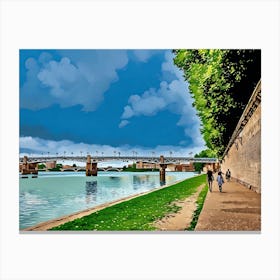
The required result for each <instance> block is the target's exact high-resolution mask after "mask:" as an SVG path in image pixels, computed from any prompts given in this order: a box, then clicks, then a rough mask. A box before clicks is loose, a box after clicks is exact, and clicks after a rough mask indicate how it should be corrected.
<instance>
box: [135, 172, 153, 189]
mask: <svg viewBox="0 0 280 280" xmlns="http://www.w3.org/2000/svg"><path fill="white" fill-rule="evenodd" d="M132 180H133V190H138V189H141V188H143V186H149V188H154V187H155V186H156V178H155V177H154V176H151V175H137V176H133V179H132Z"/></svg>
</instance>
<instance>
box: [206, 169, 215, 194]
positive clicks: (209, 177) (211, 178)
mask: <svg viewBox="0 0 280 280" xmlns="http://www.w3.org/2000/svg"><path fill="white" fill-rule="evenodd" d="M213 181H214V176H213V171H212V170H210V169H208V170H207V182H208V188H209V191H210V192H212V185H213Z"/></svg>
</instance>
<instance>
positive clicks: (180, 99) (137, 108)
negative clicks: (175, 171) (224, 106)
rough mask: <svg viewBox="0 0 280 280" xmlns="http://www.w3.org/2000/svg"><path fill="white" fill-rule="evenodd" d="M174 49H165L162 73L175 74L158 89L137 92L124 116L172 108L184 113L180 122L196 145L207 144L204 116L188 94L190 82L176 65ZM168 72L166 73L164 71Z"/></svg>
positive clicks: (127, 106) (146, 114) (147, 114)
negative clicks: (202, 116) (204, 132)
mask: <svg viewBox="0 0 280 280" xmlns="http://www.w3.org/2000/svg"><path fill="white" fill-rule="evenodd" d="M173 57H174V56H173V54H172V53H171V51H168V52H166V53H165V61H164V62H163V63H162V67H161V69H162V73H163V74H164V73H165V72H168V73H169V74H172V75H173V76H174V77H175V78H174V79H173V80H172V81H170V82H167V81H162V82H161V83H160V85H159V87H158V88H157V89H154V88H150V89H148V90H146V91H145V92H144V93H143V94H133V95H131V96H130V98H129V99H128V105H126V106H125V107H124V111H123V114H122V116H121V119H123V120H127V119H131V118H132V117H136V116H141V115H143V116H153V115H156V114H157V113H158V112H160V111H163V110H168V111H170V112H172V113H175V114H178V115H179V116H180V119H179V121H178V122H177V125H178V126H182V127H183V128H184V132H185V135H186V136H188V137H190V138H191V139H192V141H193V145H194V146H200V147H203V146H204V141H203V140H202V137H201V134H200V120H199V118H198V117H197V115H196V111H195V109H194V108H193V107H192V103H193V100H192V97H191V95H190V94H188V91H189V90H188V84H187V82H186V81H185V80H184V77H183V73H182V72H181V71H180V70H179V69H178V68H177V67H176V66H175V65H174V63H173ZM163 76H164V75H163Z"/></svg>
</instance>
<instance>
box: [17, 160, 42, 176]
mask: <svg viewBox="0 0 280 280" xmlns="http://www.w3.org/2000/svg"><path fill="white" fill-rule="evenodd" d="M21 174H22V175H27V174H35V175H37V174H38V163H36V162H28V158H27V156H24V158H23V163H22V165H21Z"/></svg>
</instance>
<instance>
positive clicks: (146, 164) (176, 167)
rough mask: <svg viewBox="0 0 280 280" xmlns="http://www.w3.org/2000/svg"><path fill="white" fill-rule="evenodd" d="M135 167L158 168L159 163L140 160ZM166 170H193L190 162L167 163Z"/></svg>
mask: <svg viewBox="0 0 280 280" xmlns="http://www.w3.org/2000/svg"><path fill="white" fill-rule="evenodd" d="M136 168H137V169H160V166H159V164H157V163H150V162H142V161H139V162H137V163H136ZM166 170H167V171H178V172H186V171H192V172H193V171H195V169H194V165H193V163H192V162H189V163H184V164H173V163H170V164H167V168H166Z"/></svg>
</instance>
